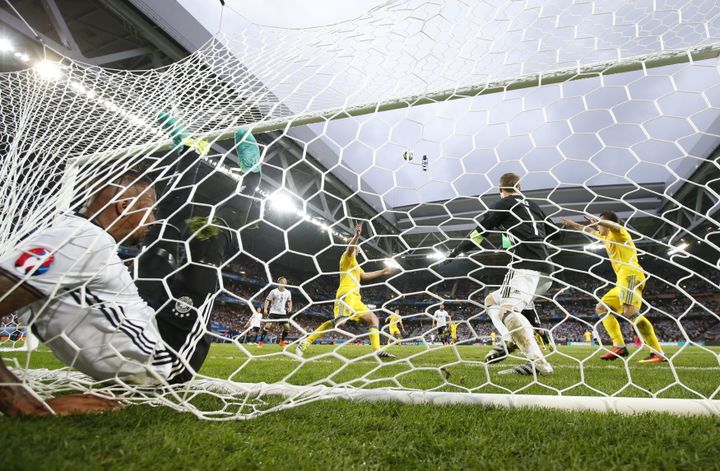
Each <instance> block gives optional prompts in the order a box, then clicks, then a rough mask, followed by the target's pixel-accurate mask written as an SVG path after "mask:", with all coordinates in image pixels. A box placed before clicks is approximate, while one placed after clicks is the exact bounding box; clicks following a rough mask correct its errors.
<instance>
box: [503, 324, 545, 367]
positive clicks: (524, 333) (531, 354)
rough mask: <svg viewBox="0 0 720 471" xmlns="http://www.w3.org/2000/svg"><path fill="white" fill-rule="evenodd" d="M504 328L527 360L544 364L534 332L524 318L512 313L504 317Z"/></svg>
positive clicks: (543, 357)
mask: <svg viewBox="0 0 720 471" xmlns="http://www.w3.org/2000/svg"><path fill="white" fill-rule="evenodd" d="M505 326H506V327H507V328H508V330H509V331H510V333H511V335H512V338H513V340H514V341H515V343H516V344H517V346H518V347H520V350H522V352H523V353H524V354H525V356H526V357H527V358H528V360H530V361H537V362H538V363H546V361H545V356H544V355H543V354H542V352H541V351H540V346H539V345H538V343H537V340H535V331H534V330H533V328H532V325H530V321H528V320H527V319H526V318H525V316H523V315H522V314H520V313H519V312H514V311H513V312H511V313H509V314H508V315H507V316H505Z"/></svg>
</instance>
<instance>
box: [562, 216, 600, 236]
mask: <svg viewBox="0 0 720 471" xmlns="http://www.w3.org/2000/svg"><path fill="white" fill-rule="evenodd" d="M562 223H563V225H564V226H565V227H570V228H572V229H575V230H578V231H582V232H585V233H587V234H595V229H594V226H593V225H588V226H585V225H583V224H578V223H577V222H575V221H571V220H570V219H567V218H564V219H563V220H562Z"/></svg>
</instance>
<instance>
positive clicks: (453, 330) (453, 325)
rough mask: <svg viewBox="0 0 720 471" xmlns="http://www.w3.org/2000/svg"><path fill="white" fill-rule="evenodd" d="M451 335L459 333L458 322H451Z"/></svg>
mask: <svg viewBox="0 0 720 471" xmlns="http://www.w3.org/2000/svg"><path fill="white" fill-rule="evenodd" d="M450 335H451V336H452V337H455V336H456V335H457V322H451V323H450Z"/></svg>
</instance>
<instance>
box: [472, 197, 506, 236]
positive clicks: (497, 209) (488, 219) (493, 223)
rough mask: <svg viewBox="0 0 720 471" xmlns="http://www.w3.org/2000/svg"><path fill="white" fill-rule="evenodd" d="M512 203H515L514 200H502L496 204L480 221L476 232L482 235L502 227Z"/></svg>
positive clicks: (491, 206)
mask: <svg viewBox="0 0 720 471" xmlns="http://www.w3.org/2000/svg"><path fill="white" fill-rule="evenodd" d="M511 203H513V200H512V198H501V199H499V200H497V201H496V202H494V203H493V204H492V205H490V207H489V208H488V210H487V211H486V212H485V214H483V216H482V218H481V219H480V221H478V227H477V229H475V230H476V231H477V232H478V233H480V234H482V233H483V232H484V231H491V230H493V229H497V228H498V227H500V226H501V225H502V224H503V222H505V218H507V215H508V211H509V210H510V204H511Z"/></svg>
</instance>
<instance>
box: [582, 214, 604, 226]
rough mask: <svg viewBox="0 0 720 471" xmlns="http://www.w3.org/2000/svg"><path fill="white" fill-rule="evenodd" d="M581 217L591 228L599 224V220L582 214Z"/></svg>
mask: <svg viewBox="0 0 720 471" xmlns="http://www.w3.org/2000/svg"><path fill="white" fill-rule="evenodd" d="M583 217H584V218H585V220H586V221H587V222H588V223H589V224H590V225H591V226H596V225H597V224H598V223H599V222H600V220H599V219H596V218H595V217H593V216H589V215H587V214H583Z"/></svg>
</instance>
